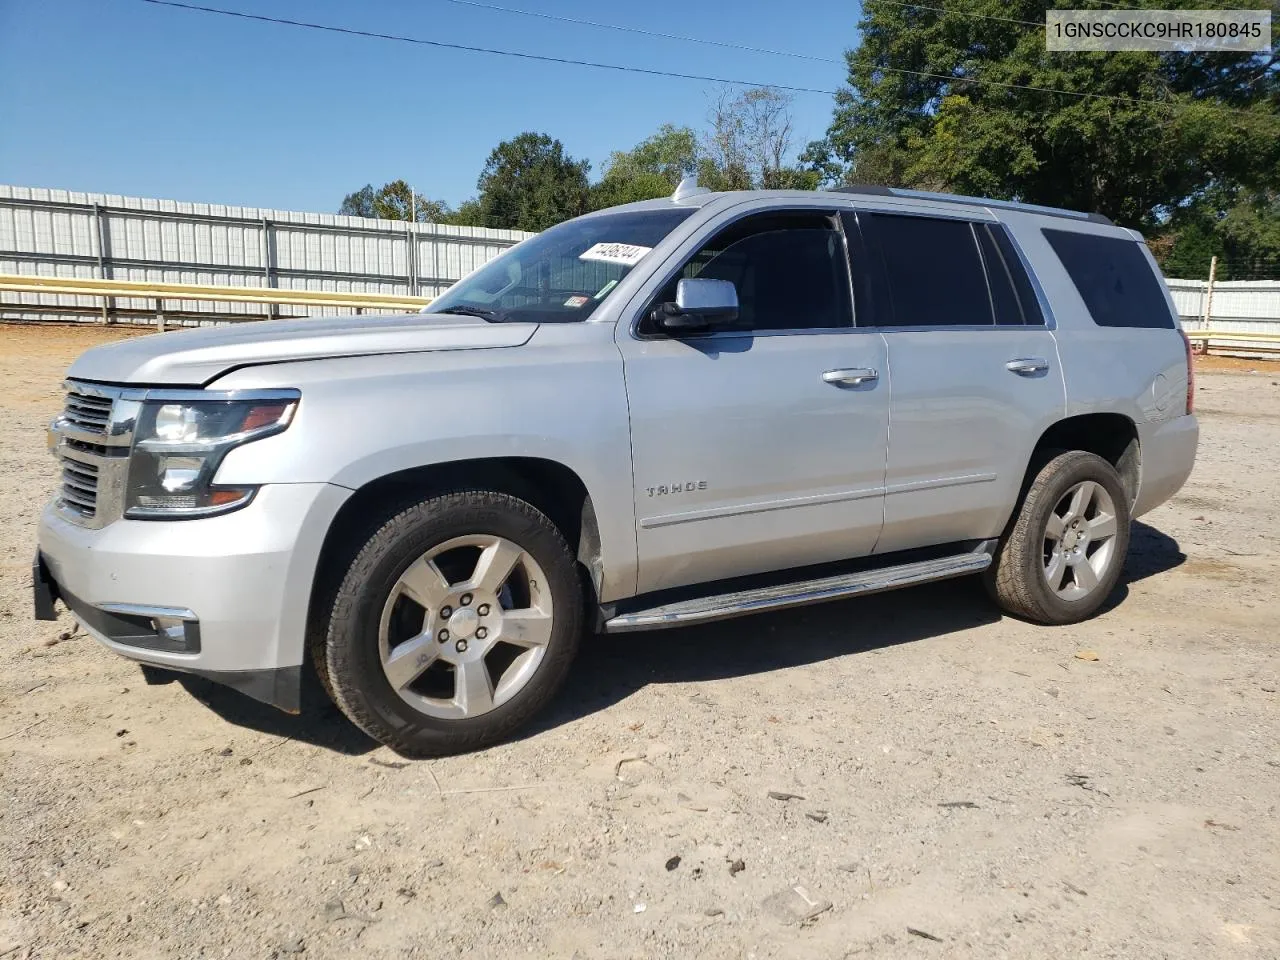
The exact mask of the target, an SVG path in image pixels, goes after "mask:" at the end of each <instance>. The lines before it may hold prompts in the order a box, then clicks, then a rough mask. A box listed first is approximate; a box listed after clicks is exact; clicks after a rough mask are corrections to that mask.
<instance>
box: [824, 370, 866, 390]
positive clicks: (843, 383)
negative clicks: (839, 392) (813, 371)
mask: <svg viewBox="0 0 1280 960" xmlns="http://www.w3.org/2000/svg"><path fill="white" fill-rule="evenodd" d="M822 379H823V381H824V382H825V383H834V384H835V385H836V386H837V387H860V386H862V385H863V384H864V383H875V382H876V381H877V380H879V379H880V374H879V373H877V372H876V371H875V370H872V369H871V368H869V367H853V368H851V369H847V370H828V371H826V372H825V373H824V374H823V375H822Z"/></svg>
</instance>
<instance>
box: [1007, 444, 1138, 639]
mask: <svg viewBox="0 0 1280 960" xmlns="http://www.w3.org/2000/svg"><path fill="white" fill-rule="evenodd" d="M1129 523H1130V518H1129V499H1128V497H1127V496H1126V495H1125V492H1124V487H1123V485H1122V484H1121V482H1120V477H1119V476H1118V475H1117V474H1116V471H1115V468H1114V467H1112V466H1111V464H1110V463H1108V462H1107V461H1106V460H1103V459H1102V458H1101V457H1099V456H1097V455H1095V454H1092V453H1088V452H1086V451H1083V450H1069V451H1066V452H1065V453H1060V454H1058V455H1057V456H1055V457H1053V458H1052V459H1051V460H1049V462H1048V463H1046V464H1045V465H1044V466H1043V467H1041V469H1040V471H1039V472H1038V473H1037V474H1036V477H1035V479H1034V480H1033V481H1032V483H1031V486H1030V487H1029V488H1028V490H1027V493H1026V496H1025V497H1024V498H1023V500H1022V504H1021V506H1020V507H1019V510H1018V515H1017V517H1016V518H1015V520H1014V523H1013V526H1012V528H1011V529H1010V530H1009V532H1008V533H1007V534H1006V535H1005V536H1004V538H1003V539H1002V540H1001V542H1000V547H999V549H998V550H997V551H996V556H995V558H994V560H993V562H992V565H991V567H990V568H989V569H988V570H987V586H988V589H989V590H990V592H991V593H992V595H993V596H994V598H995V600H996V602H997V603H999V604H1000V606H1001V607H1002V608H1003V609H1004V610H1005V611H1007V612H1008V613H1011V614H1013V615H1015V616H1019V617H1024V618H1026V619H1028V620H1033V621H1036V622H1037V623H1044V624H1066V623H1076V622H1078V621H1080V620H1085V619H1087V618H1089V617H1091V616H1093V615H1094V614H1095V613H1097V612H1098V608H1099V607H1101V606H1102V605H1103V603H1105V602H1106V600H1107V597H1108V596H1110V594H1111V591H1112V590H1114V589H1115V586H1116V582H1117V581H1118V580H1119V579H1120V571H1121V568H1122V567H1123V566H1124V558H1125V554H1127V553H1128V551H1129Z"/></svg>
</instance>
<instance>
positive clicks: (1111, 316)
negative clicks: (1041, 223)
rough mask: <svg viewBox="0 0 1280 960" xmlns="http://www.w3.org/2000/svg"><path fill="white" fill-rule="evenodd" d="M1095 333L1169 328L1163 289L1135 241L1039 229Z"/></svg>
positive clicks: (1170, 325)
mask: <svg viewBox="0 0 1280 960" xmlns="http://www.w3.org/2000/svg"><path fill="white" fill-rule="evenodd" d="M1044 236H1045V239H1046V240H1048V241H1049V245H1050V246H1052V247H1053V251H1054V253H1056V254H1057V255H1058V259H1059V260H1061V261H1062V265H1063V266H1064V267H1066V269H1067V273H1068V275H1070V277H1071V282H1072V283H1074V284H1075V287H1076V290H1077V291H1078V292H1079V293H1080V298H1081V299H1082V300H1084V305H1085V306H1086V307H1088V309H1089V315H1090V316H1092V317H1093V322H1094V323H1096V324H1097V325H1098V326H1100V327H1167V328H1170V329H1172V328H1173V325H1174V323H1173V314H1172V312H1171V311H1170V310H1169V304H1168V301H1166V300H1165V296H1164V288H1163V286H1162V285H1161V281H1160V278H1159V277H1157V276H1156V274H1155V272H1154V271H1153V270H1152V269H1151V265H1150V264H1149V263H1148V262H1147V258H1146V257H1145V256H1143V254H1142V248H1141V247H1140V246H1139V245H1138V243H1137V241H1135V240H1125V239H1122V238H1120V237H1101V236H1098V235H1097V234H1092V233H1076V232H1074V231H1071V230H1050V229H1047V228H1046V229H1044Z"/></svg>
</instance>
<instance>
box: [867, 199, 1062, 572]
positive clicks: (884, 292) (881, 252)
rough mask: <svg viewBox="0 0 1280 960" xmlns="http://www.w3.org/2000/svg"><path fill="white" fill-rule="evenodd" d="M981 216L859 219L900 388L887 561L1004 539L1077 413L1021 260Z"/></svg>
mask: <svg viewBox="0 0 1280 960" xmlns="http://www.w3.org/2000/svg"><path fill="white" fill-rule="evenodd" d="M971 216H972V215H971V214H970V217H965V216H964V215H963V214H962V215H960V216H956V217H948V216H945V215H929V216H917V215H905V214H899V213H892V214H891V213H881V212H859V213H858V215H857V219H858V222H859V226H860V238H861V242H862V243H863V244H865V248H866V258H867V260H868V262H869V263H870V264H871V265H872V267H873V271H874V274H873V277H872V280H871V282H872V285H873V287H874V289H875V291H876V293H875V304H876V310H875V316H874V318H873V322H874V323H875V324H876V326H877V328H878V329H879V330H880V332H881V333H882V334H883V335H884V338H885V342H886V344H887V349H888V363H889V370H890V374H891V376H892V380H893V398H892V405H891V410H890V418H889V447H888V460H887V465H886V475H885V519H884V528H883V530H882V532H881V535H880V540H879V543H878V544H877V546H876V552H877V553H887V552H889V551H893V550H901V549H906V548H910V547H919V546H927V545H931V544H936V543H946V542H950V541H956V540H968V539H979V538H986V537H994V536H996V535H998V534H999V533H1000V531H1001V529H1002V528H1003V526H1004V523H1005V521H1006V520H1007V519H1008V516H1009V513H1010V510H1011V508H1012V506H1013V504H1014V503H1015V501H1016V499H1017V496H1018V492H1019V487H1020V485H1021V482H1022V478H1023V474H1024V472H1025V470H1026V467H1027V458H1028V456H1029V453H1030V451H1031V449H1032V448H1033V447H1034V445H1035V442H1036V440H1037V439H1038V438H1039V436H1040V434H1041V433H1042V432H1043V431H1044V430H1045V429H1046V428H1047V427H1048V426H1049V425H1050V424H1051V423H1053V422H1054V421H1056V420H1057V419H1059V418H1060V417H1061V416H1062V414H1063V410H1064V407H1065V394H1064V387H1063V378H1062V369H1061V364H1060V363H1059V360H1058V352H1057V346H1056V343H1055V341H1054V335H1053V333H1052V331H1051V330H1050V329H1049V328H1048V326H1047V325H1046V323H1045V315H1044V311H1043V310H1042V308H1041V304H1040V302H1039V299H1038V296H1037V294H1036V292H1035V290H1034V288H1033V286H1032V283H1031V281H1030V278H1029V276H1028V274H1027V272H1026V269H1025V267H1024V265H1023V262H1022V260H1021V257H1020V255H1019V253H1018V251H1017V249H1016V248H1015V246H1014V244H1013V241H1012V239H1011V238H1010V237H1009V235H1008V234H1007V233H1006V232H1005V230H1004V228H1003V227H1002V226H1001V225H1000V224H998V223H996V222H994V221H980V220H975V219H971Z"/></svg>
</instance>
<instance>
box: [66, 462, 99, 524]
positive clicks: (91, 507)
mask: <svg viewBox="0 0 1280 960" xmlns="http://www.w3.org/2000/svg"><path fill="white" fill-rule="evenodd" d="M62 502H63V503H64V504H65V505H66V506H67V507H68V508H69V509H71V510H74V511H75V512H76V513H78V514H80V516H82V517H94V516H97V513H98V467H97V466H96V465H95V464H92V463H85V462H84V461H82V460H73V459H71V458H70V457H65V456H64V457H63V458H62Z"/></svg>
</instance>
